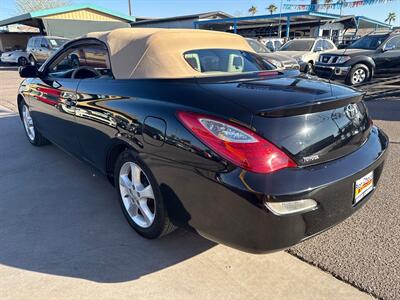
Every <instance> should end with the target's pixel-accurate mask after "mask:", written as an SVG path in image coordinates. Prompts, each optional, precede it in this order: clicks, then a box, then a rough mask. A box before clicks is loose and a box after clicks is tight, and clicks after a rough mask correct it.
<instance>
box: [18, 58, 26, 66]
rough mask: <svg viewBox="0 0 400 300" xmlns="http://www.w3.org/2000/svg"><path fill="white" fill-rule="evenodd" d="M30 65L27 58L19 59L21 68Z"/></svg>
mask: <svg viewBox="0 0 400 300" xmlns="http://www.w3.org/2000/svg"><path fill="white" fill-rule="evenodd" d="M27 64H28V60H27V59H26V57H20V58H18V65H19V66H26V65H27Z"/></svg>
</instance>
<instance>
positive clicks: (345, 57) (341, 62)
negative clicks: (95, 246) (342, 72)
mask: <svg viewBox="0 0 400 300" xmlns="http://www.w3.org/2000/svg"><path fill="white" fill-rule="evenodd" d="M350 59H351V57H350V56H340V57H339V58H338V60H337V61H336V63H338V64H343V63H345V62H346V61H348V60H350Z"/></svg>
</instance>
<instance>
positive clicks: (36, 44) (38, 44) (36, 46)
mask: <svg viewBox="0 0 400 300" xmlns="http://www.w3.org/2000/svg"><path fill="white" fill-rule="evenodd" d="M41 41H42V39H38V38H36V39H35V43H34V44H33V47H35V48H39V47H40V42H41Z"/></svg>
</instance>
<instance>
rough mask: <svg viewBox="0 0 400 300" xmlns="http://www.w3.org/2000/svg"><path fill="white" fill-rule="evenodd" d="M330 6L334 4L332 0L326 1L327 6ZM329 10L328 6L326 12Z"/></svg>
mask: <svg viewBox="0 0 400 300" xmlns="http://www.w3.org/2000/svg"><path fill="white" fill-rule="evenodd" d="M329 4H332V0H325V5H329ZM328 10H329V7H328V6H326V12H328Z"/></svg>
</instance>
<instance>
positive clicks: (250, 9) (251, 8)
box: [249, 5, 257, 16]
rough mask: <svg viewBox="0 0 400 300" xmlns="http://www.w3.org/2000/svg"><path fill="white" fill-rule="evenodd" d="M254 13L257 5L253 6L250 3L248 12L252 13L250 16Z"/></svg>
mask: <svg viewBox="0 0 400 300" xmlns="http://www.w3.org/2000/svg"><path fill="white" fill-rule="evenodd" d="M256 13H257V7H255V6H254V5H252V6H251V7H250V8H249V14H250V15H252V16H254V15H255V14H256Z"/></svg>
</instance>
